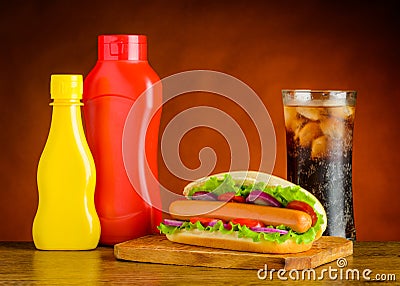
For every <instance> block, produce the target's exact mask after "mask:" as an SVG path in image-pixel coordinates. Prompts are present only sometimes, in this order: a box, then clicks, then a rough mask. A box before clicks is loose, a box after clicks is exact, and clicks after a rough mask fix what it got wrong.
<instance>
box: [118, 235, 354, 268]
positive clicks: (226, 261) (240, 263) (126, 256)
mask: <svg viewBox="0 0 400 286" xmlns="http://www.w3.org/2000/svg"><path fill="white" fill-rule="evenodd" d="M351 254H353V242H352V241H350V240H347V239H344V238H341V237H330V236H323V237H321V238H320V239H319V240H318V241H316V242H314V244H313V247H312V248H311V249H310V250H308V251H305V252H302V253H296V254H264V253H253V252H243V251H232V250H224V249H216V248H208V247H200V246H192V245H186V244H179V243H174V242H171V241H169V240H168V239H167V238H166V237H165V236H162V235H149V236H144V237H140V238H138V239H134V240H130V241H127V242H123V243H119V244H116V245H115V246H114V255H115V257H116V258H117V259H122V260H129V261H136V262H148V263H162V264H173V265H187V266H206V267H218V268H238V269H261V268H264V265H265V264H267V265H268V268H269V269H271V268H275V269H286V270H290V269H298V270H302V269H309V268H315V267H317V266H320V265H322V264H325V263H328V262H331V261H334V260H336V259H338V258H341V257H345V256H348V255H351Z"/></svg>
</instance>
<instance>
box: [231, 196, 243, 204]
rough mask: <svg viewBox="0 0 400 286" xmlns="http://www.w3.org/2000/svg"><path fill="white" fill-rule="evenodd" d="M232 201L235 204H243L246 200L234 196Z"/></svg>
mask: <svg viewBox="0 0 400 286" xmlns="http://www.w3.org/2000/svg"><path fill="white" fill-rule="evenodd" d="M233 201H234V202H236V203H244V202H246V199H245V198H244V197H242V196H234V197H233Z"/></svg>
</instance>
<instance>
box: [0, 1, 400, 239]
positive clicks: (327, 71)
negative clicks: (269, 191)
mask: <svg viewBox="0 0 400 286" xmlns="http://www.w3.org/2000/svg"><path fill="white" fill-rule="evenodd" d="M331 2H335V3H331ZM395 3H396V1H343V2H340V3H337V1H307V2H306V1H264V2H263V1H259V2H258V1H232V3H230V1H150V2H147V1H117V0H114V1H93V3H91V4H89V3H87V2H85V1H2V2H1V4H0V31H1V33H0V35H1V45H0V55H1V56H0V57H1V58H0V65H1V73H0V87H1V89H0V90H1V107H2V110H1V112H0V118H1V133H0V134H1V136H2V138H1V141H0V142H1V143H0V146H1V147H0V148H1V151H2V155H1V166H0V167H1V170H0V182H1V184H0V240H31V224H32V220H33V217H34V214H35V210H36V207H37V199H38V196H37V188H36V166H37V162H38V159H39V156H40V154H41V151H42V148H43V146H44V143H45V140H46V136H47V132H48V128H49V123H50V116H51V109H50V107H49V106H48V102H49V78H50V75H51V74H52V73H81V74H84V75H86V74H87V73H88V72H89V71H90V69H91V68H92V67H93V65H94V64H95V61H96V58H97V36H98V35H99V34H110V33H131V34H135V33H138V34H146V35H147V36H148V40H149V59H150V62H151V64H152V66H153V68H154V69H155V70H156V71H157V73H158V74H159V75H160V77H162V78H163V77H166V76H169V75H172V74H175V73H177V72H181V71H185V70H192V69H211V70H216V71H220V72H224V73H227V74H230V75H232V76H234V77H237V78H238V79H240V80H242V81H243V82H245V83H246V84H248V85H249V86H250V87H251V88H253V89H254V91H255V92H256V93H257V94H258V95H259V96H260V98H261V99H262V101H263V102H264V104H265V106H266V107H267V108H268V111H269V113H270V116H271V118H272V121H273V124H274V126H275V132H276V140H277V155H276V164H275V168H274V170H273V173H274V174H276V175H278V176H282V177H286V157H285V134H284V122H283V113H282V108H283V107H282V102H281V89H282V88H312V89H320V88H326V89H355V90H357V91H358V95H359V97H358V102H357V111H356V124H355V141H354V156H353V160H354V164H353V165H354V168H353V171H354V172H353V185H354V197H355V214H356V224H357V229H358V239H359V240H399V239H400V227H399V226H400V208H399V199H400V195H399V194H400V193H399V189H398V186H399V182H398V164H399V162H400V156H399V151H398V146H399V139H400V138H399V132H398V130H399V128H398V116H399V114H398V112H399V102H400V85H399V84H398V80H399V66H400V55H399V54H400V52H399V43H400V41H399V39H400V32H399V30H400V29H399V27H400V20H399V17H398V13H397V12H396V11H397V9H395V7H396V6H395ZM204 104H208V105H213V106H224V108H226V107H228V109H231V110H233V111H234V112H235V107H234V106H229V105H224V104H225V103H223V102H222V101H221V102H218V100H216V99H215V97H212V96H209V95H202V94H193V95H192V96H191V97H181V98H178V99H177V100H175V101H172V102H169V103H168V104H167V105H165V106H164V113H163V117H162V128H164V127H165V126H166V124H167V123H168V122H169V120H171V119H172V118H173V117H174V115H175V114H177V113H179V112H180V111H182V110H184V109H185V108H187V107H191V106H196V105H204ZM238 113H240V112H239V111H238ZM235 118H236V117H235ZM237 118H238V120H239V121H240V120H241V118H243V116H237ZM243 124H244V125H246V124H247V123H243V122H242V125H243ZM197 131H198V132H200V133H199V134H200V135H201V136H200V135H198V134H196V133H195V132H196V130H194V131H193V132H190V133H188V134H187V136H185V137H184V139H183V140H182V142H181V144H180V151H181V155H182V161H183V162H184V163H185V164H187V166H188V167H190V168H195V167H197V166H198V164H199V161H198V151H199V150H200V149H201V148H202V147H204V146H211V147H212V148H214V149H215V151H216V153H217V154H218V162H217V165H216V168H215V171H223V170H225V169H227V168H229V160H230V158H229V152H228V153H227V152H226V149H227V148H226V147H227V146H228V145H227V143H226V142H224V139H223V138H222V137H221V135H218V134H217V133H216V132H214V131H210V130H203V129H198V130H197ZM254 132H255V130H254V128H253V127H252V126H249V127H248V129H247V133H248V134H247V135H248V136H249V138H251V137H253V136H254ZM257 146H258V145H257V144H255V145H254V147H253V146H251V149H250V151H251V155H252V158H251V168H257V164H258V162H259V159H260V158H259V155H258V154H259V149H257V148H258V147H257ZM272 151H273V150H272ZM160 180H161V183H163V184H164V185H165V186H167V187H169V188H173V189H174V190H175V191H176V192H179V191H180V190H181V189H182V187H183V185H184V183H185V182H184V181H182V180H179V179H177V178H175V177H174V176H173V175H172V174H171V173H169V172H168V170H167V169H166V167H165V166H164V165H163V164H162V161H161V159H160Z"/></svg>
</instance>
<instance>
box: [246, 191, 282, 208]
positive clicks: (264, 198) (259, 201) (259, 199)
mask: <svg viewBox="0 0 400 286" xmlns="http://www.w3.org/2000/svg"><path fill="white" fill-rule="evenodd" d="M246 203H253V204H256V205H262V206H272V207H281V206H282V205H281V203H280V202H279V201H278V200H277V199H275V198H274V197H273V196H271V195H269V194H267V193H264V192H263V191H260V190H254V191H252V192H251V193H250V194H249V195H248V196H247V198H246Z"/></svg>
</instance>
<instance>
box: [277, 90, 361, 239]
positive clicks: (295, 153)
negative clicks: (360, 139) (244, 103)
mask: <svg viewBox="0 0 400 286" xmlns="http://www.w3.org/2000/svg"><path fill="white" fill-rule="evenodd" d="M285 92H286V93H285ZM283 96H284V115H285V127H286V145H287V177H288V180H289V181H291V182H293V183H295V184H298V185H300V186H301V187H303V188H304V189H306V190H308V191H310V192H311V193H313V194H314V195H315V196H316V197H317V198H318V199H319V200H320V202H321V203H322V205H323V206H324V207H325V210H326V213H327V217H328V225H327V229H326V231H325V232H324V234H323V235H328V236H340V237H345V238H347V239H351V240H355V239H356V230H355V224H354V212H353V191H352V149H353V148H352V146H353V144H352V142H353V126H354V115H355V97H356V93H355V92H323V91H318V92H317V91H300V92H299V91H284V92H283Z"/></svg>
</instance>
